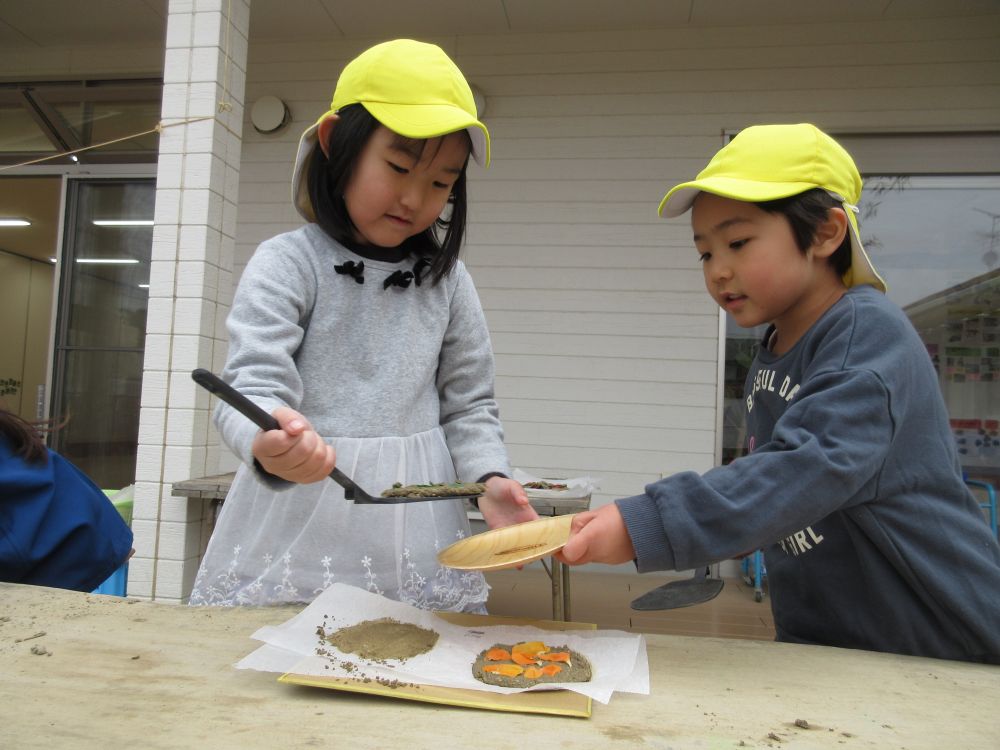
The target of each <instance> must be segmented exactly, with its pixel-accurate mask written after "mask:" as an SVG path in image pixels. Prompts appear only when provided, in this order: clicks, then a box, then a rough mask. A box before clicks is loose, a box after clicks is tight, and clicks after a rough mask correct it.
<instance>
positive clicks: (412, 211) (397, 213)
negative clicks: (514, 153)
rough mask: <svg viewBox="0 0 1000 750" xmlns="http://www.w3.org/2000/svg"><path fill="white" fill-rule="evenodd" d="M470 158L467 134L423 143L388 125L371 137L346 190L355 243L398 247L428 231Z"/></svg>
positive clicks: (457, 134) (345, 198) (345, 196)
mask: <svg viewBox="0 0 1000 750" xmlns="http://www.w3.org/2000/svg"><path fill="white" fill-rule="evenodd" d="M468 156H469V141H468V137H467V136H466V135H465V134H464V133H451V134H450V135H446V136H443V137H441V138H431V139H429V140H428V141H426V143H425V142H424V141H418V140H413V139H409V138H403V137H401V136H399V135H397V134H396V133H394V132H392V131H391V130H389V129H388V128H386V127H384V126H381V125H380V126H379V127H378V128H376V129H375V132H374V133H372V136H371V138H369V139H368V143H366V144H365V147H364V149H362V151H361V154H360V155H359V156H358V158H357V161H356V162H355V164H354V171H353V173H352V175H351V179H350V181H349V182H348V184H347V188H346V189H345V190H344V202H345V204H346V205H347V212H348V214H349V215H350V217H351V221H352V222H354V226H355V229H356V231H355V238H354V239H355V240H356V241H357V242H359V243H361V244H363V245H375V246H378V247H397V246H398V245H400V244H401V243H402V242H403V241H404V240H406V239H408V238H409V237H412V236H414V235H417V234H420V233H421V232H423V231H424V230H425V229H427V228H428V227H430V226H431V225H432V224H433V223H434V222H435V221H436V220H437V218H438V217H439V216H440V215H441V212H442V211H444V207H445V205H446V204H447V202H448V197H449V196H450V195H451V189H452V186H453V185H454V184H455V181H456V180H458V177H459V175H460V174H461V173H462V169H463V168H464V166H465V162H466V159H467V158H468Z"/></svg>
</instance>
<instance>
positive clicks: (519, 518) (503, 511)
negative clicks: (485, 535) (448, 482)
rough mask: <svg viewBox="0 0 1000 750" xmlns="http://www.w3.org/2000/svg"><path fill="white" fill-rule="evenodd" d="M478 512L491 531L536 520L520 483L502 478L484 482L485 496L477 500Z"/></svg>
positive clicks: (536, 516)
mask: <svg viewBox="0 0 1000 750" xmlns="http://www.w3.org/2000/svg"><path fill="white" fill-rule="evenodd" d="M479 510H480V511H481V512H482V514H483V519H484V520H485V521H486V525H487V526H489V527H490V528H491V529H499V528H500V527H501V526H511V525H513V524H515V523H524V522H525V521H534V520H535V519H537V518H538V514H537V513H536V512H535V509H534V508H532V507H531V505H530V503H528V494H527V493H526V492H525V491H524V487H522V486H521V483H520V482H517V481H515V480H513V479H506V478H504V477H490V478H489V479H487V480H486V494H484V495H483V496H482V497H481V498H479Z"/></svg>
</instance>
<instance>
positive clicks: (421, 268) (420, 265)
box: [413, 258, 431, 286]
mask: <svg viewBox="0 0 1000 750" xmlns="http://www.w3.org/2000/svg"><path fill="white" fill-rule="evenodd" d="M430 267H431V262H430V261H429V260H427V258H421V259H420V260H418V261H417V262H416V263H414V264H413V280H414V281H415V282H417V286H420V282H422V281H423V280H424V272H425V271H426V270H427V269H428V268H430Z"/></svg>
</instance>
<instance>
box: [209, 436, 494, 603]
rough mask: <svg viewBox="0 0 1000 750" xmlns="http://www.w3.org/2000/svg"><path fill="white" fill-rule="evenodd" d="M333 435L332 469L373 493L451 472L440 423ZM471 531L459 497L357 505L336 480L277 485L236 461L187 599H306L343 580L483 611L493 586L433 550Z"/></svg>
mask: <svg viewBox="0 0 1000 750" xmlns="http://www.w3.org/2000/svg"><path fill="white" fill-rule="evenodd" d="M330 442H331V444H332V445H333V446H334V448H335V449H336V451H337V466H338V468H340V470H341V471H343V472H344V473H345V474H347V475H348V476H349V477H351V478H352V479H354V481H356V482H357V483H358V484H359V485H361V487H363V488H364V489H365V490H366V491H367V492H368V493H370V494H373V495H377V494H378V493H380V492H381V491H382V490H383V489H385V488H387V487H390V486H392V483H393V482H402V483H404V484H419V483H430V482H450V481H454V480H455V469H454V465H453V463H452V460H451V455H450V454H449V452H448V447H447V445H446V444H445V441H444V432H443V431H442V430H441V429H440V428H436V429H434V430H430V431H428V432H424V433H419V434H417V435H411V436H408V437H387V438H337V439H335V440H331V441H330ZM469 533H470V529H469V521H468V518H467V516H466V513H465V507H464V505H463V503H462V502H461V501H457V500H449V501H432V502H417V503H401V504H397V505H384V506H378V505H354V504H353V503H352V502H350V501H348V500H345V499H344V492H343V489H342V488H341V487H340V485H338V484H336V483H335V482H334V481H333V480H330V479H324V480H323V481H321V482H317V483H315V484H298V485H294V486H292V487H290V488H289V489H286V490H283V491H275V490H273V489H271V488H269V487H267V486H266V485H264V484H262V483H261V482H259V481H258V480H257V478H256V476H255V472H254V470H253V469H251V468H249V467H247V466H240V468H239V470H238V471H237V472H236V477H235V479H234V481H233V485H232V487H231V488H230V490H229V494H228V496H227V497H226V502H225V504H224V505H223V507H222V512H221V513H220V514H219V519H218V522H217V524H216V527H215V531H214V533H213V534H212V538H211V539H210V540H209V543H208V549H207V550H206V551H205V557H204V559H203V560H202V563H201V567H200V569H199V570H198V575H197V578H196V579H195V584H194V590H193V591H192V592H191V599H190V603H191V604H196V605H201V604H207V605H223V606H235V605H265V604H281V603H288V602H309V601H312V600H313V599H314V598H315V597H316V596H317V595H318V594H319V593H320V592H322V591H323V590H324V589H325V588H326V587H327V586H329V585H330V584H331V583H334V582H340V583H346V584H348V585H351V586H357V587H359V588H362V589H365V590H367V591H372V592H374V593H376V594H380V595H382V596H386V597H388V598H390V599H396V600H398V601H401V602H405V603H407V604H411V605H414V606H416V607H420V608H421V609H435V610H443V611H455V612H462V611H465V612H484V611H485V602H486V598H487V594H488V591H489V587H488V586H487V584H486V580H485V579H484V578H483V575H482V574H481V573H476V572H467V571H459V570H452V569H450V568H444V567H441V566H440V565H438V562H437V553H438V551H439V550H441V549H444V548H445V547H447V546H448V545H449V544H452V543H453V542H455V541H457V540H459V539H462V538H464V537H466V536H468V535H469Z"/></svg>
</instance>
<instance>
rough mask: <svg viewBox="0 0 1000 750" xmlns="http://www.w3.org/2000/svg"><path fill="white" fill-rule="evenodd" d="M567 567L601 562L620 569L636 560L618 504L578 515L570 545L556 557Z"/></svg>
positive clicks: (611, 504)
mask: <svg viewBox="0 0 1000 750" xmlns="http://www.w3.org/2000/svg"><path fill="white" fill-rule="evenodd" d="M555 557H556V559H557V560H559V561H560V562H564V563H566V564H567V565H583V564H584V563H590V562H599V563H608V564H609V565H618V564H619V563H623V562H628V561H629V560H634V559H635V548H634V547H633V546H632V538H631V537H630V536H629V535H628V529H627V528H626V527H625V521H624V520H623V519H622V514H621V512H620V511H619V510H618V506H617V505H615V504H614V503H608V504H607V505H604V506H602V507H600V508H598V509H597V510H588V511H585V512H583V513H579V514H577V516H576V518H574V519H573V525H572V526H571V527H570V537H569V541H568V542H566V546H565V547H563V548H562V550H560V551H559V552H557V553H556V555H555Z"/></svg>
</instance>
